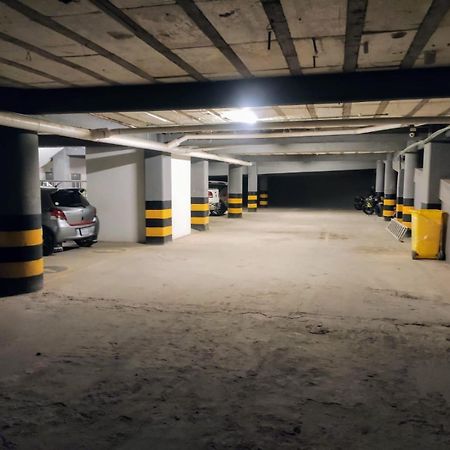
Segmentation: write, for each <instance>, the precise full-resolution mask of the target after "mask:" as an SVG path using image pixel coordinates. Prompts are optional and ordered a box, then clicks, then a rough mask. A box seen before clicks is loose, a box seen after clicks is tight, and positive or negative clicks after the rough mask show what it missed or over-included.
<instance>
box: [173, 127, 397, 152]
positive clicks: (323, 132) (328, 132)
mask: <svg viewBox="0 0 450 450" xmlns="http://www.w3.org/2000/svg"><path fill="white" fill-rule="evenodd" d="M401 127H402V125H400V124H393V125H385V126H376V127H364V128H356V129H353V128H352V129H339V130H321V131H291V132H287V133H243V134H186V135H185V136H182V137H180V138H178V139H174V140H173V141H170V142H169V143H168V144H167V145H168V147H169V148H171V149H174V148H178V147H179V146H180V145H181V144H183V143H184V142H186V141H196V140H203V141H208V140H212V141H215V140H236V139H273V138H275V139H282V138H284V139H285V138H295V137H311V136H342V135H358V134H367V133H375V132H377V131H386V130H393V129H396V128H401Z"/></svg>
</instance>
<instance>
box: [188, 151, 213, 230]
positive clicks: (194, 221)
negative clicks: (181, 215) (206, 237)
mask: <svg viewBox="0 0 450 450" xmlns="http://www.w3.org/2000/svg"><path fill="white" fill-rule="evenodd" d="M208 170H209V164H208V161H205V160H203V159H192V160H191V228H193V229H194V230H199V231H206V230H208V229H209V201H208Z"/></svg>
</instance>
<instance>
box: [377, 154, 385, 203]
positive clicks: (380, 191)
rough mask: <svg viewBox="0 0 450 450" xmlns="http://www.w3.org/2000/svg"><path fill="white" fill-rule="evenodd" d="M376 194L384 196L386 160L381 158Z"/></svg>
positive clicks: (378, 162)
mask: <svg viewBox="0 0 450 450" xmlns="http://www.w3.org/2000/svg"><path fill="white" fill-rule="evenodd" d="M375 194H376V196H377V197H383V195H384V161H383V160H381V159H379V160H378V161H377V172H376V179H375Z"/></svg>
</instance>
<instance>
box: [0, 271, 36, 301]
mask: <svg viewBox="0 0 450 450" xmlns="http://www.w3.org/2000/svg"><path fill="white" fill-rule="evenodd" d="M43 286H44V277H43V275H36V276H34V277H26V278H0V297H8V296H10V295H19V294H27V293H29V292H35V291H38V290H40V289H42V287H43Z"/></svg>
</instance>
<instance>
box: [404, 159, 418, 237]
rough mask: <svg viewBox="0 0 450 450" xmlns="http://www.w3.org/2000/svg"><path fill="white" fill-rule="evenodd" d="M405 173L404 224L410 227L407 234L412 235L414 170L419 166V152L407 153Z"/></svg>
mask: <svg viewBox="0 0 450 450" xmlns="http://www.w3.org/2000/svg"><path fill="white" fill-rule="evenodd" d="M404 158H405V159H404V174H403V208H402V213H403V214H402V221H403V225H404V226H405V227H406V228H408V231H407V232H406V236H408V237H409V236H411V225H412V212H413V211H414V172H415V171H416V167H417V154H416V153H415V152H413V153H405V155H404Z"/></svg>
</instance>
